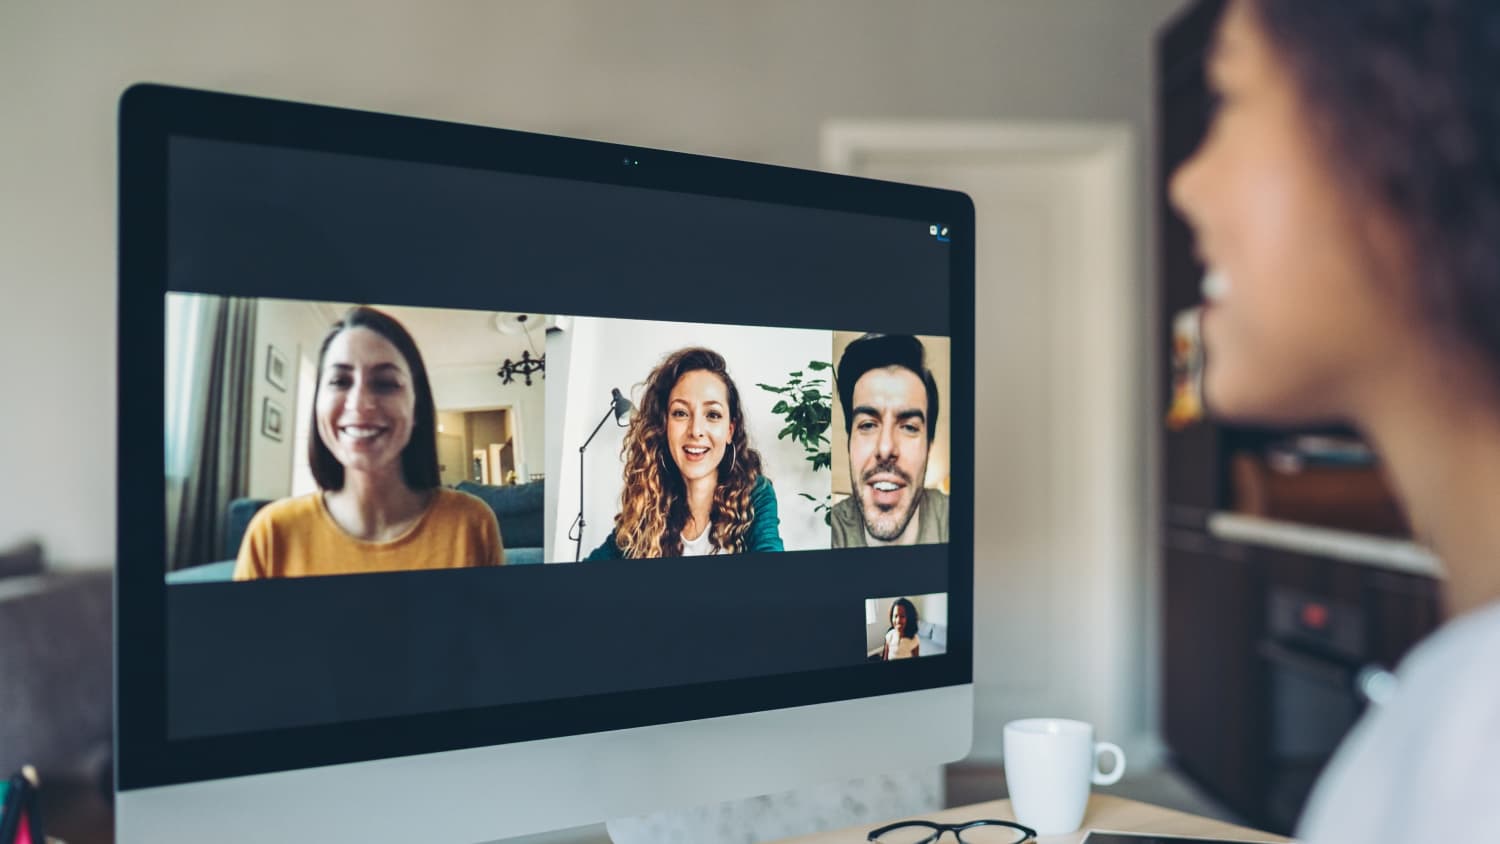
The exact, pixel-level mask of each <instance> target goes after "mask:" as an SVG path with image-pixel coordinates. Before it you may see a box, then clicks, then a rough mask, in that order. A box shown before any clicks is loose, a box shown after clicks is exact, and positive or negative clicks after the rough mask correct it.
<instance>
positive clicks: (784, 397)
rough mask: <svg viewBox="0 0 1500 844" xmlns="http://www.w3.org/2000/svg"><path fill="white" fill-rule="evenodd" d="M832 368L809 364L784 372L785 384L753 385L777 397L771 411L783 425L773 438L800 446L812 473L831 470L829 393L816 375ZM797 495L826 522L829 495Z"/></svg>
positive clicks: (822, 363) (826, 384)
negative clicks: (806, 501)
mask: <svg viewBox="0 0 1500 844" xmlns="http://www.w3.org/2000/svg"><path fill="white" fill-rule="evenodd" d="M832 368H833V364H831V363H829V362H827V361H821V360H814V361H809V362H808V364H807V366H806V367H805V368H803V369H799V370H797V371H795V372H791V373H788V374H787V381H786V383H785V384H782V385H780V386H775V385H772V384H756V385H755V386H757V387H759V388H761V389H762V390H765V391H766V392H769V393H775V394H776V395H777V396H779V397H780V398H779V399H778V400H777V402H776V406H775V407H773V408H771V412H772V413H775V414H776V415H778V416H780V417H781V418H782V419H783V420H784V422H785V424H784V425H783V426H782V428H781V432H780V433H778V434H777V435H776V439H778V440H785V439H790V440H792V441H793V442H795V443H797V444H798V445H801V446H802V449H803V452H804V454H805V457H806V459H807V462H809V463H811V464H812V467H813V471H814V472H816V471H818V470H819V469H828V470H830V471H832V468H833V448H832V441H831V440H829V439H828V426H829V425H830V424H831V423H832V422H833V390H832V386H831V385H830V384H829V382H828V379H827V378H825V377H823V375H821V374H820V373H823V372H826V371H828V370H830V369H832ZM798 495H801V496H802V497H803V498H806V499H807V500H808V501H811V502H813V504H814V505H816V506H814V507H813V511H814V512H817V513H822V514H823V522H824V524H828V523H829V522H830V520H831V511H832V508H833V496H831V495H824V496H823V497H821V498H819V497H818V496H815V495H811V494H809V493H806V492H799V493H798Z"/></svg>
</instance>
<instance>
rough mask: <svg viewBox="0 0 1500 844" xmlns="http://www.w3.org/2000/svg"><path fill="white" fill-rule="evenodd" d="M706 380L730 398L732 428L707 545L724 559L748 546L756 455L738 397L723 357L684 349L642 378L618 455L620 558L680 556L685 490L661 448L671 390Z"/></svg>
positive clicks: (758, 469) (667, 453)
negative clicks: (621, 471) (621, 467)
mask: <svg viewBox="0 0 1500 844" xmlns="http://www.w3.org/2000/svg"><path fill="white" fill-rule="evenodd" d="M698 371H705V372H712V373H713V374H714V375H717V376H718V377H719V380H720V381H723V382H724V390H725V392H726V393H728V394H729V421H730V422H731V423H732V424H733V425H734V434H733V435H732V436H731V437H730V443H731V444H732V447H731V448H726V449H725V450H724V456H723V458H722V459H721V460H720V461H719V485H718V488H717V489H715V490H714V501H713V509H712V511H711V513H710V516H709V518H710V522H711V525H712V528H711V530H712V533H711V537H712V542H713V545H714V547H715V548H718V549H720V550H721V551H725V552H728V553H734V554H738V553H743V552H744V551H745V550H746V549H747V547H748V546H749V541H748V538H747V536H748V534H749V532H750V524H751V523H752V522H753V521H755V506H754V505H753V504H751V503H750V496H751V493H752V492H754V491H755V482H756V480H757V479H758V478H759V477H760V473H761V463H760V454H759V453H757V452H756V451H755V449H753V448H751V447H750V438H749V437H748V436H747V435H746V433H745V412H744V409H743V407H742V405H741V404H740V391H739V389H738V388H737V387H735V385H734V379H732V378H730V377H729V367H728V366H727V365H726V364H725V362H724V356H723V355H721V354H719V353H718V352H715V351H713V350H712V349H704V348H687V349H680V350H678V351H676V352H673V353H672V354H670V355H667V357H666V358H665V359H663V360H662V362H661V363H659V364H657V366H656V368H655V369H653V370H651V374H650V375H648V376H647V377H646V383H645V385H644V386H643V388H642V391H641V395H640V401H639V402H638V403H637V408H636V412H635V415H634V416H632V417H631V419H630V429H629V430H628V431H626V432H625V442H624V444H623V445H622V446H621V448H620V453H621V456H622V457H623V458H624V460H625V489H624V490H623V491H622V492H621V493H620V512H619V514H618V515H617V516H615V544H616V545H617V546H619V548H620V551H621V552H622V553H623V554H624V556H626V557H632V558H637V559H640V558H646V557H680V556H682V529H683V528H684V527H686V526H687V521H688V516H689V512H688V503H687V485H686V484H684V483H683V481H682V472H681V471H679V470H678V468H677V465H676V464H675V463H673V462H672V456H671V453H670V452H671V449H670V447H669V446H668V445H667V405H668V403H669V401H668V400H669V398H670V397H671V395H672V388H673V387H675V386H677V382H678V381H679V380H680V379H681V378H682V376H684V375H686V374H688V373H689V372H698Z"/></svg>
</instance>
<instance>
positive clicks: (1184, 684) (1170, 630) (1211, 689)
mask: <svg viewBox="0 0 1500 844" xmlns="http://www.w3.org/2000/svg"><path fill="white" fill-rule="evenodd" d="M1248 550H1249V549H1247V548H1245V547H1244V546H1237V545H1227V544H1224V543H1219V542H1215V541H1213V540H1211V539H1208V538H1206V537H1204V536H1203V535H1202V534H1196V533H1191V532H1188V531H1183V530H1178V531H1175V532H1172V533H1170V534H1169V538H1168V544H1167V549H1166V559H1165V567H1166V584H1165V585H1166V595H1165V607H1166V617H1165V619H1164V622H1165V623H1164V626H1163V631H1162V632H1163V647H1164V649H1165V652H1164V654H1163V663H1162V664H1163V674H1164V680H1165V685H1166V688H1165V692H1166V694H1165V701H1164V702H1165V712H1164V713H1163V715H1164V718H1163V721H1164V723H1163V728H1164V733H1165V738H1166V742H1167V746H1168V747H1169V748H1170V749H1171V751H1172V755H1173V759H1174V761H1175V763H1176V764H1177V765H1178V766H1179V767H1180V768H1182V769H1183V770H1184V771H1186V772H1187V773H1188V774H1190V775H1192V776H1193V778H1194V779H1196V780H1197V781H1198V782H1199V783H1201V784H1203V785H1206V786H1208V788H1209V789H1210V790H1211V791H1212V792H1214V793H1215V795H1216V796H1218V797H1219V799H1221V800H1223V801H1224V802H1225V803H1227V804H1228V805H1229V806H1230V807H1231V808H1233V809H1235V810H1236V811H1238V812H1240V813H1241V814H1244V815H1246V816H1247V817H1249V816H1251V813H1250V812H1249V811H1248V810H1249V809H1251V808H1252V807H1254V806H1255V805H1256V804H1257V801H1258V799H1259V794H1260V792H1261V771H1260V765H1259V763H1258V762H1257V759H1256V754H1257V748H1258V747H1259V746H1260V744H1261V743H1262V735H1261V733H1262V724H1261V720H1262V719H1261V717H1260V712H1259V701H1260V700H1261V698H1262V697H1263V695H1262V693H1261V685H1262V678H1261V677H1260V676H1259V674H1258V670H1257V668H1256V666H1255V665H1254V660H1253V659H1252V658H1251V656H1252V655H1253V654H1254V653H1255V643H1256V640H1257V639H1258V638H1259V636H1260V633H1261V627H1262V624H1261V617H1262V615H1263V614H1264V608H1263V607H1262V603H1261V598H1262V594H1263V590H1262V588H1261V577H1260V573H1259V571H1258V569H1257V567H1256V566H1255V564H1254V562H1253V561H1252V559H1251V557H1250V554H1249V553H1248Z"/></svg>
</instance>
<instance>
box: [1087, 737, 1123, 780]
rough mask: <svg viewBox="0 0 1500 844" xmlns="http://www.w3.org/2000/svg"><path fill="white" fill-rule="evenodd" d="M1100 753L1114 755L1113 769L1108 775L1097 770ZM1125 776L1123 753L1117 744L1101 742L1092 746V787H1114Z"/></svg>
mask: <svg viewBox="0 0 1500 844" xmlns="http://www.w3.org/2000/svg"><path fill="white" fill-rule="evenodd" d="M1102 753H1113V754H1114V755H1115V769H1114V770H1113V771H1110V772H1109V773H1107V774H1106V773H1103V772H1101V771H1100V770H1099V755H1100V754H1102ZM1123 776H1125V751H1123V750H1121V749H1120V746H1119V745H1118V744H1112V743H1110V742H1107V741H1101V742H1099V743H1097V744H1095V745H1094V785H1114V784H1115V783H1117V782H1119V781H1120V777H1123Z"/></svg>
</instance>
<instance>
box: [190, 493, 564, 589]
mask: <svg viewBox="0 0 1500 844" xmlns="http://www.w3.org/2000/svg"><path fill="white" fill-rule="evenodd" d="M453 488H454V489H456V490H458V491H460V492H466V493H468V494H470V495H472V496H474V497H475V498H478V499H479V500H480V501H483V502H484V503H486V504H488V505H490V509H491V510H494V511H495V521H496V522H498V523H499V525H500V538H501V540H502V541H503V542H504V543H505V562H506V564H507V565H512V566H514V565H529V564H532V563H540V562H542V547H543V542H544V538H543V537H544V534H545V533H546V528H545V526H544V524H543V522H544V521H545V519H544V517H543V513H544V512H545V501H546V497H545V495H544V492H545V482H544V481H535V482H533V483H529V484H518V485H515V486H491V485H489V484H476V483H471V482H469V481H462V482H460V483H458V484H455V485H454V487H453ZM269 503H271V502H270V500H269V499H265V498H236V499H235V500H233V501H231V502H229V507H228V508H226V510H225V513H224V549H223V554H224V559H222V560H219V561H216V562H212V563H205V564H203V565H201V566H192V567H191V568H185V569H180V570H178V571H174V572H169V573H168V574H167V582H168V583H205V582H216V581H224V580H229V579H230V578H231V577H232V576H233V575H234V558H235V557H236V556H238V554H239V550H240V540H241V539H243V538H244V536H245V529H246V528H248V527H249V526H250V520H251V519H252V518H254V516H255V514H256V512H258V511H259V510H260V508H262V507H264V506H266V505H267V504H269Z"/></svg>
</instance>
